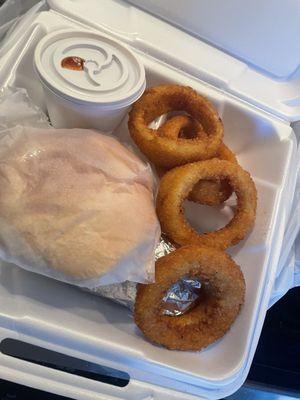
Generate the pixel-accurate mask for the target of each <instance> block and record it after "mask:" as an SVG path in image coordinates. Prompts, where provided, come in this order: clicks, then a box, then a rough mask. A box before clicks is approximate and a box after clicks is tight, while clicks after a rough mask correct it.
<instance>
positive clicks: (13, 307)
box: [0, 0, 298, 400]
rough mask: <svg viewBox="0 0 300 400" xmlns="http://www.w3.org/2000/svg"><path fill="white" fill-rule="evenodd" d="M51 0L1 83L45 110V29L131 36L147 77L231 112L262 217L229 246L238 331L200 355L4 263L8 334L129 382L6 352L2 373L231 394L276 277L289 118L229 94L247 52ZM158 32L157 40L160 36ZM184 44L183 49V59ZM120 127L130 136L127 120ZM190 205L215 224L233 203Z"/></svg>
mask: <svg viewBox="0 0 300 400" xmlns="http://www.w3.org/2000/svg"><path fill="white" fill-rule="evenodd" d="M49 4H51V6H52V7H53V9H54V10H55V12H53V11H49V12H44V13H41V14H38V15H37V16H36V18H35V19H34V20H33V21H32V23H31V25H30V26H28V27H27V29H26V30H24V31H22V35H21V34H19V38H20V39H19V41H18V42H16V43H14V44H13V45H12V46H11V49H10V50H9V52H8V53H7V54H6V56H4V57H3V58H2V60H1V63H0V81H1V86H2V85H4V86H5V85H16V86H22V87H25V88H26V89H27V90H28V93H29V94H30V96H31V97H32V99H33V100H34V101H35V102H36V103H37V104H39V105H40V106H41V107H43V108H44V109H45V95H44V92H43V87H42V86H41V85H39V84H37V83H36V75H35V72H34V70H33V68H32V56H33V53H34V49H35V47H36V45H37V43H38V42H39V41H40V40H41V39H42V38H43V37H44V36H45V35H46V34H47V33H49V32H56V31H61V29H66V28H68V29H78V26H80V27H83V25H82V24H85V29H87V26H88V25H90V27H91V28H90V29H98V30H99V31H101V32H104V33H103V34H106V35H111V36H112V37H118V39H119V40H122V41H124V42H126V43H127V44H128V43H130V44H131V46H132V48H133V49H134V50H135V51H136V52H138V53H139V57H140V59H141V61H142V62H143V64H144V66H145V69H146V78H147V84H148V85H149V86H152V85H155V84H159V83H162V82H164V83H168V82H175V83H178V84H182V85H189V86H191V87H193V88H195V89H196V90H197V91H199V93H201V94H204V95H205V96H207V97H208V98H209V99H210V100H211V101H212V102H213V103H214V104H215V106H216V107H217V109H218V112H219V113H220V115H221V117H222V119H223V122H224V127H225V142H226V144H227V145H229V147H230V148H232V150H233V151H234V152H235V153H236V154H237V157H238V160H239V162H240V164H241V165H242V166H243V167H244V168H245V169H246V170H248V171H249V172H250V173H251V175H252V176H253V178H254V181H255V183H256V186H257V190H258V209H257V218H256V223H255V227H254V229H253V231H252V232H251V234H250V235H249V236H248V237H247V238H246V240H244V241H243V242H241V243H240V244H239V245H238V246H236V247H233V248H232V249H231V250H230V253H231V255H232V256H233V258H234V260H235V261H236V262H237V263H238V264H239V265H240V266H241V268H242V271H243V273H244V276H245V280H246V286H247V289H246V299H245V306H244V307H243V309H242V312H241V314H240V315H239V317H238V318H237V320H236V322H235V323H234V325H233V326H232V329H231V330H230V331H229V332H228V333H227V334H226V335H225V336H224V337H223V338H222V339H221V340H220V341H218V342H217V343H215V344H213V345H211V346H210V347H208V348H207V349H205V350H204V351H202V352H200V353H199V352H176V351H169V350H166V349H163V348H160V347H158V346H155V345H153V344H151V343H149V342H148V341H147V340H146V339H145V338H144V337H143V336H142V335H141V333H140V332H139V330H138V329H137V328H136V326H135V325H134V323H133V320H132V316H131V315H130V312H129V311H127V310H126V309H123V308H122V307H120V306H117V305H115V304H113V303H111V302H109V301H106V300H103V299H99V298H95V297H94V296H92V295H89V294H85V293H81V292H79V291H78V290H77V289H76V288H73V287H71V286H68V285H65V284H63V283H59V282H56V281H52V280H50V279H47V278H44V277H42V276H38V275H35V274H31V273H29V272H26V271H23V270H21V269H18V268H17V267H14V266H12V265H7V264H2V265H1V270H0V272H1V275H0V302H1V310H0V339H1V340H3V339H5V338H14V339H19V340H23V341H25V342H29V343H33V344H36V345H38V346H42V347H46V348H48V349H52V350H55V351H58V352H61V353H64V354H68V355H72V356H75V357H77V358H82V359H84V360H88V361H91V362H94V363H97V364H103V365H105V366H108V367H112V368H117V369H120V370H122V371H126V372H127V373H128V374H129V375H130V382H129V384H128V385H127V386H126V387H124V388H120V387H114V386H111V385H107V384H105V383H101V382H95V381H91V380H89V379H86V378H82V377H76V376H72V375H70V374H67V373H65V372H62V371H56V370H52V369H50V368H46V367H43V366H39V365H33V364H30V363H28V362H26V361H24V360H16V359H14V358H12V357H9V356H4V355H3V354H0V377H1V378H3V379H9V380H12V381H16V382H19V383H22V384H25V385H29V386H33V387H36V388H40V389H43V390H47V391H50V392H54V393H58V394H61V395H64V396H69V397H73V398H76V399H93V400H95V399H101V400H103V399H163V400H165V399H166V400H168V399H178V398H180V399H199V398H210V399H217V398H222V397H225V396H227V395H229V394H231V393H232V392H234V391H235V390H237V389H238V387H239V386H241V385H242V383H243V381H244V380H245V379H246V376H247V372H248V370H249V368H250V365H251V361H252V358H253V355H254V351H255V348H256V345H257V342H258V339H259V335H260V332H261V328H262V324H263V320H264V316H265V313H266V310H267V307H268V302H269V298H270V293H271V290H272V286H273V282H274V279H275V276H276V268H277V263H278V260H279V256H280V253H281V246H282V239H283V236H284V231H285V229H286V224H287V220H288V217H289V212H290V206H291V201H292V198H293V193H294V187H295V177H296V172H297V167H296V166H297V165H298V162H297V159H296V139H295V135H294V133H293V130H292V128H291V126H290V123H289V121H288V120H283V119H279V118H278V116H276V115H274V113H275V112H274V113H272V114H271V113H266V112H265V111H264V110H262V107H260V108H258V107H254V106H253V105H251V104H249V103H247V102H245V101H244V100H241V98H238V97H237V96H233V95H230V94H228V93H226V91H225V90H224V87H227V88H230V89H231V92H233V91H234V90H235V89H236V86H235V83H236V81H235V80H234V77H237V82H240V80H241V77H242V76H243V73H246V75H247V76H248V71H247V70H245V68H244V65H242V63H241V62H240V61H237V60H235V59H233V58H231V57H229V56H226V55H225V54H224V53H222V52H220V51H218V50H216V49H213V48H210V47H209V46H208V45H206V44H204V43H202V42H200V41H199V40H198V39H196V38H193V37H191V36H189V35H188V34H186V33H184V32H182V31H180V30H178V29H176V28H174V27H172V26H170V25H168V24H167V23H165V22H162V21H159V20H158V19H156V18H155V17H153V16H150V15H149V14H147V13H144V12H142V11H141V10H138V9H136V8H134V7H130V6H125V5H124V4H125V3H123V2H121V1H112V0H110V1H108V2H106V0H102V1H101V7H97V6H98V5H99V3H98V0H90V1H89V10H87V7H86V2H85V1H83V0H76V1H74V0H72V1H70V0H59V1H56V0H52V1H49ZM117 16H118V17H117ZM79 21H80V22H79ZM107 21H109V24H110V28H108V27H107ZM114 24H116V26H115V27H114ZM154 26H155V29H154ZM118 28H119V30H118ZM137 28H138V32H139V36H138V38H137V33H136V31H137ZM126 29H128V32H127V31H126ZM129 30H130V31H129ZM154 31H155V34H156V36H155V35H154ZM162 33H163V34H162ZM101 35H102V33H101ZM159 35H161V36H159ZM164 35H165V36H164ZM153 36H155V38H156V39H158V38H159V39H160V40H158V41H157V42H156V45H155V46H154V45H153V44H152V43H153V42H151V40H154V37H153ZM166 38H168V40H167V39H166ZM170 38H174V41H172V42H171V41H170ZM175 39H176V40H175ZM179 50H181V51H182V52H184V51H186V53H185V57H182V54H179V53H178V52H179ZM199 55H201V57H200V56H199ZM162 60H163V61H162ZM211 61H213V62H211ZM209 68H211V71H210V70H209ZM199 77H201V78H202V80H200V79H199ZM204 80H205V81H209V82H211V83H213V84H214V85H208V84H207V83H206V82H204ZM225 83H226V84H225ZM260 84H261V85H264V84H265V85H266V87H268V84H269V83H268V80H266V81H264V80H263V79H261V80H260ZM220 87H221V89H220ZM261 100H262V99H260V98H259V96H258V98H253V102H254V103H256V105H257V104H262V103H263V101H261ZM270 104H271V100H270ZM283 110H284V108H282V109H281V111H283ZM295 112H297V110H295ZM114 134H115V135H116V136H117V137H119V138H120V139H121V140H123V141H127V142H129V143H131V144H132V141H131V140H130V138H129V135H128V130H127V121H126V118H125V119H124V120H123V122H122V124H121V125H120V126H119V128H118V129H117V131H115V132H114ZM187 212H188V217H189V218H190V220H191V221H192V223H193V224H194V226H196V227H201V228H206V229H209V228H217V227H218V226H220V225H222V224H224V223H225V222H226V221H227V220H228V219H229V218H230V216H231V215H232V212H233V207H232V206H231V205H230V203H229V204H227V205H226V206H225V207H224V208H223V209H222V211H221V214H219V213H218V212H217V211H213V209H212V208H205V207H203V208H201V207H200V206H198V205H193V204H190V205H189V207H188V211H187ZM203 216H205V217H203ZM204 222H205V223H207V225H206V226H204V225H203V223H204Z"/></svg>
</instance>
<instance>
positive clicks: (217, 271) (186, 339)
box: [134, 246, 245, 350]
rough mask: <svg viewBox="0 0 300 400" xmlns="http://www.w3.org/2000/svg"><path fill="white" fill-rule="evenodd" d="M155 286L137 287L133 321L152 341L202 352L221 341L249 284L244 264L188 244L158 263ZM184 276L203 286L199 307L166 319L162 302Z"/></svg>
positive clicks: (242, 301)
mask: <svg viewBox="0 0 300 400" xmlns="http://www.w3.org/2000/svg"><path fill="white" fill-rule="evenodd" d="M155 271H156V282H155V283H154V284H148V285H143V284H139V285H138V290H137V297H136V302H135V310H134V319H135V322H136V324H137V326H138V327H139V328H140V329H141V330H142V332H143V333H144V334H145V336H147V337H148V339H150V340H151V341H152V342H154V343H157V344H160V345H162V346H165V347H167V348H168V349H173V350H201V349H202V348H204V347H206V346H208V345H209V344H211V343H213V342H214V341H216V340H217V339H219V338H221V337H222V336H223V335H224V334H225V333H226V332H227V331H228V329H229V328H230V326H231V325H232V323H233V322H234V320H235V319H236V317H237V315H238V314H239V311H240V309H241V306H242V305H243V303H244V295H245V281H244V277H243V274H242V272H241V270H240V268H239V266H238V265H237V264H236V263H235V262H234V261H233V260H232V259H231V258H230V257H229V256H228V255H227V254H226V253H224V252H223V251H221V250H217V249H212V248H201V247H197V246H186V247H181V248H180V249H177V250H176V251H174V252H173V253H171V254H168V255H167V256H165V257H162V258H160V259H159V260H158V261H157V262H156V267H155ZM183 277H190V278H197V279H199V280H200V282H201V284H202V287H201V289H200V296H199V299H198V302H197V304H196V305H195V307H194V308H193V309H191V310H190V311H188V312H187V313H185V314H183V315H181V316H177V317H172V316H166V315H162V313H161V304H162V299H163V297H164V296H165V294H166V292H167V291H168V289H169V288H170V286H171V285H172V284H174V283H175V282H177V281H178V280H179V279H181V278H183Z"/></svg>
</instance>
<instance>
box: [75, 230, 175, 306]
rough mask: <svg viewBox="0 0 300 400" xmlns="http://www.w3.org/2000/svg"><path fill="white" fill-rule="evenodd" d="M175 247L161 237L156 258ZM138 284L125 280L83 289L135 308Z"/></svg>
mask: <svg viewBox="0 0 300 400" xmlns="http://www.w3.org/2000/svg"><path fill="white" fill-rule="evenodd" d="M174 250H175V247H174V246H173V245H172V243H170V242H169V241H168V240H167V239H166V238H165V237H163V236H162V237H161V239H160V242H159V244H158V245H157V247H156V250H155V260H158V259H159V258H160V257H163V256H165V255H167V254H169V253H171V252H172V251H174ZM136 288H137V284H136V283H135V282H130V281H125V282H122V283H113V284H111V285H103V286H99V287H97V288H93V289H86V288H85V289H83V290H84V291H85V292H89V293H93V294H95V295H97V296H101V297H105V298H107V299H110V300H113V301H114V302H116V303H118V304H122V305H123V306H125V307H127V308H129V309H130V310H133V308H134V303H135V297H136Z"/></svg>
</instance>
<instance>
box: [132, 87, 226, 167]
mask: <svg viewBox="0 0 300 400" xmlns="http://www.w3.org/2000/svg"><path fill="white" fill-rule="evenodd" d="M170 111H185V112H186V113H188V114H189V115H190V116H191V117H192V118H194V119H195V120H197V121H199V122H200V123H201V125H202V126H203V129H204V131H205V133H206V134H207V137H206V138H201V139H199V138H194V139H185V138H177V139H176V140H174V139H171V138H168V137H161V136H160V135H159V134H158V132H157V131H156V130H154V129H150V128H148V125H149V124H150V123H151V122H152V121H153V120H155V119H156V118H157V117H159V116H160V115H162V114H166V113H168V112H170ZM128 128H129V132H130V135H131V137H132V139H133V140H134V141H135V143H136V144H137V146H138V147H139V149H140V150H141V151H142V153H144V154H145V156H146V157H147V158H148V159H149V160H150V161H151V162H153V164H155V165H157V166H161V167H165V168H172V167H175V166H178V165H183V164H186V163H188V162H193V161H199V160H202V159H205V160H206V159H209V158H211V157H214V156H215V154H216V153H217V151H218V149H219V147H220V145H221V142H222V138H223V124H222V121H221V120H220V118H219V116H218V113H217V111H216V110H215V108H214V107H213V105H212V104H211V103H210V102H209V101H208V100H207V99H206V98H204V97H202V96H200V95H199V94H198V93H197V92H195V91H194V90H193V89H192V88H189V87H185V86H179V85H161V86H156V87H152V88H150V89H148V90H146V91H145V93H144V94H143V96H142V97H141V98H140V99H139V100H138V101H137V102H136V103H135V104H134V105H133V107H132V109H131V111H130V113H129V121H128Z"/></svg>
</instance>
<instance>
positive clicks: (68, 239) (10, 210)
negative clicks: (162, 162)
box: [0, 89, 160, 288]
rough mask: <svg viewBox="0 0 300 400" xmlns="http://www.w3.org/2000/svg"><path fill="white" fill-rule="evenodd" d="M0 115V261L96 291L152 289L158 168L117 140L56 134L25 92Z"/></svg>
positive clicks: (8, 98) (1, 105)
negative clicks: (121, 286)
mask: <svg viewBox="0 0 300 400" xmlns="http://www.w3.org/2000/svg"><path fill="white" fill-rule="evenodd" d="M16 108H17V109H18V113H15V112H14V110H16ZM0 116H1V117H2V118H1V119H2V121H1V128H2V130H1V131H0V187H1V196H0V257H1V259H3V260H4V261H8V262H12V263H14V264H16V265H18V266H20V267H22V268H25V269H27V270H30V271H33V272H37V273H40V274H43V275H46V276H49V277H51V278H54V279H58V280H61V281H64V282H68V283H71V284H74V285H77V286H84V287H89V288H93V287H97V286H99V285H106V284H111V283H116V282H123V281H125V280H131V281H135V282H151V281H153V279H154V250H155V248H156V245H157V243H158V242H159V237H160V227H159V223H158V220H157V217H156V214H155V210H154V203H153V179H152V173H151V169H150V167H149V165H147V164H144V163H143V162H142V161H140V160H139V159H138V158H137V157H136V156H135V155H134V154H132V153H131V152H130V151H129V150H128V149H126V148H125V147H124V146H123V145H121V144H120V143H119V142H118V141H117V140H115V139H114V138H112V137H110V136H107V135H102V134H100V133H98V132H95V131H90V130H80V129H79V130H78V129H73V130H66V129H64V130H56V129H49V124H48V120H47V118H46V117H45V116H44V114H43V113H42V112H41V111H40V110H39V109H38V108H37V107H35V106H33V105H32V104H31V102H30V100H29V99H28V97H27V95H26V92H25V91H24V90H22V89H21V90H13V89H9V90H7V91H5V92H4V93H3V95H2V97H1V98H0ZM14 124H17V126H13V125H14ZM21 124H22V125H21ZM32 125H34V126H36V127H38V128H33V127H32ZM45 128H46V129H45Z"/></svg>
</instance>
